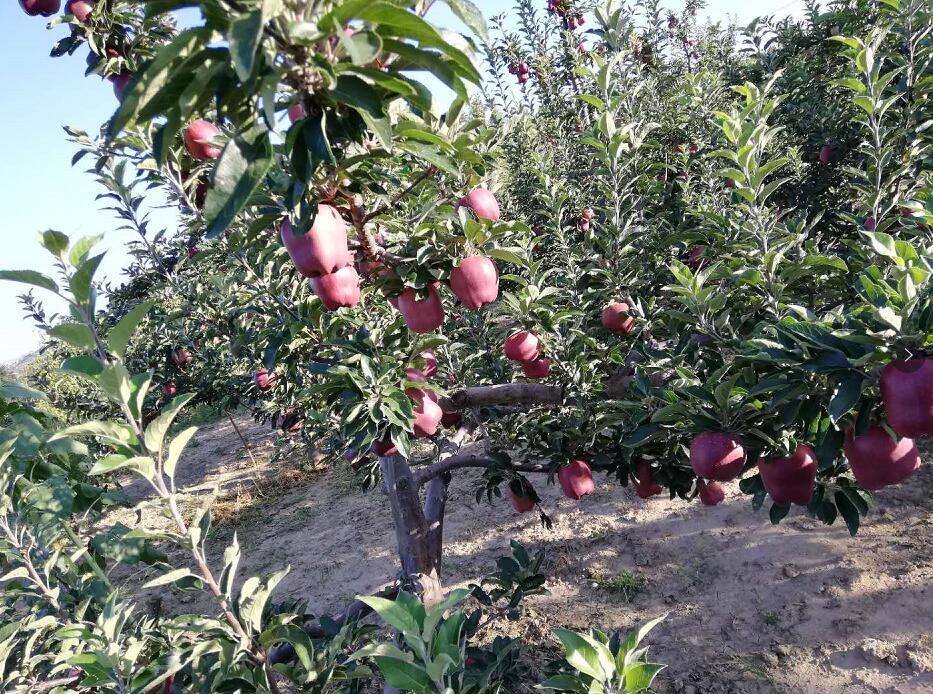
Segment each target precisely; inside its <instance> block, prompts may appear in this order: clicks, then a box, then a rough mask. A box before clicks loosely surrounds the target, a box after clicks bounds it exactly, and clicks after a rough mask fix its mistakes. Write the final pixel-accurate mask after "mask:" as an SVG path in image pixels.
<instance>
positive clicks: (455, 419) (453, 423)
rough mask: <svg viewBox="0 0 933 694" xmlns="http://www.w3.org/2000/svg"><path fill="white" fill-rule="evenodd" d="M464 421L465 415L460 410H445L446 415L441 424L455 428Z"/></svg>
mask: <svg viewBox="0 0 933 694" xmlns="http://www.w3.org/2000/svg"><path fill="white" fill-rule="evenodd" d="M462 421H463V415H462V414H460V413H459V412H445V413H444V416H443V417H441V426H445V427H447V428H448V429H455V428H457V427H458V426H460V423H461V422H462Z"/></svg>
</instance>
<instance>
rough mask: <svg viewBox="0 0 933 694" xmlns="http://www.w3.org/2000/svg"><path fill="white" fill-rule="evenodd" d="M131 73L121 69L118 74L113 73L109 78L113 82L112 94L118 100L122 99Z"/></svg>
mask: <svg viewBox="0 0 933 694" xmlns="http://www.w3.org/2000/svg"><path fill="white" fill-rule="evenodd" d="M132 77H133V73H132V72H130V71H129V70H123V71H122V72H121V73H120V74H119V75H113V76H111V77H110V78H109V79H110V81H111V82H113V93H114V96H116V97H117V99H119V100H121V101H122V100H123V94H124V92H126V87H127V86H128V85H129V83H130V79H132Z"/></svg>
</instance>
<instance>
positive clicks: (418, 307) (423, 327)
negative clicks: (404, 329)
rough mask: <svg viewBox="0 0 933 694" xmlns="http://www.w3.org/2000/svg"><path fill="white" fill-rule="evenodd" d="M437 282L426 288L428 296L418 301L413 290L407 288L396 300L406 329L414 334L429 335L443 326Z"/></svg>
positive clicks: (441, 304)
mask: <svg viewBox="0 0 933 694" xmlns="http://www.w3.org/2000/svg"><path fill="white" fill-rule="evenodd" d="M437 287H438V283H437V282H432V283H431V284H430V285H429V286H428V296H427V298H425V299H419V298H418V297H417V296H416V295H415V290H414V289H411V288H408V289H406V290H405V291H404V292H402V294H401V296H399V298H398V310H399V312H400V313H401V314H402V318H403V319H404V320H405V325H407V326H408V329H409V330H411V331H412V332H415V333H429V332H433V331H434V330H437V329H438V328H439V327H441V325H443V324H444V304H443V303H441V295H440V294H438V293H437Z"/></svg>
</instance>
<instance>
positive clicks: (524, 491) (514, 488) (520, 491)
mask: <svg viewBox="0 0 933 694" xmlns="http://www.w3.org/2000/svg"><path fill="white" fill-rule="evenodd" d="M508 492H509V501H510V502H512V508H514V509H515V510H516V511H518V512H519V513H528V512H529V511H534V508H535V505H536V504H537V503H538V498H537V497H538V495H537V494H536V493H535V490H534V487H532V486H531V484H530V483H529V482H526V481H523V480H512V481H511V482H509V487H508Z"/></svg>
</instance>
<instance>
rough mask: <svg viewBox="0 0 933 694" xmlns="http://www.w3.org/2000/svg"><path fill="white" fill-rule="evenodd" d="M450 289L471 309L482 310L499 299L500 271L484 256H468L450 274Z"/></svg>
mask: <svg viewBox="0 0 933 694" xmlns="http://www.w3.org/2000/svg"><path fill="white" fill-rule="evenodd" d="M450 289H451V291H452V292H453V293H454V295H455V296H456V297H457V298H458V299H460V301H461V302H462V303H463V305H464V306H466V307H467V308H469V309H477V308H480V307H481V306H482V305H483V304H490V303H492V302H493V301H495V300H496V299H498V298H499V271H498V270H497V269H496V264H495V263H494V262H493V261H492V260H490V259H489V258H487V257H486V256H483V255H471V256H467V257H466V258H464V259H463V260H461V261H460V265H459V266H457V267H456V268H454V269H453V271H452V272H451V273H450Z"/></svg>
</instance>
